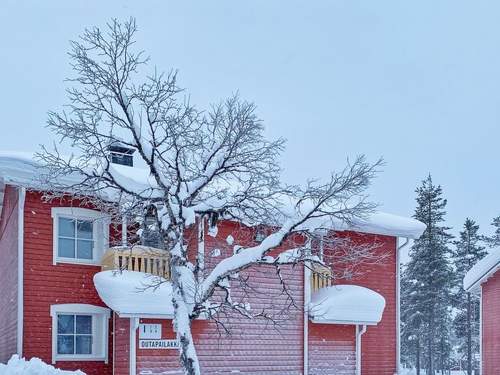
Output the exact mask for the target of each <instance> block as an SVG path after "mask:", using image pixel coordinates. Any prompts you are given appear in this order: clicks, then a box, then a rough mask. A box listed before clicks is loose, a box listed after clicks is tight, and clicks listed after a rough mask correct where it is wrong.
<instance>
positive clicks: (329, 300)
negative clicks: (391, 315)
mask: <svg viewBox="0 0 500 375" xmlns="http://www.w3.org/2000/svg"><path fill="white" fill-rule="evenodd" d="M385 304H386V302H385V298H384V297H383V296H382V295H381V294H379V293H377V292H375V291H374V290H371V289H369V288H366V287H363V286H359V285H347V284H343V285H333V286H330V287H326V288H321V289H319V290H318V291H316V292H314V293H313V294H312V296H311V302H310V303H309V315H310V319H311V320H312V322H314V323H324V324H367V325H376V324H378V323H379V322H380V321H381V320H382V314H383V313H384V310H385Z"/></svg>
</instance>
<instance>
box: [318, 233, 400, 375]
mask: <svg viewBox="0 0 500 375" xmlns="http://www.w3.org/2000/svg"><path fill="white" fill-rule="evenodd" d="M338 236H339V237H348V238H350V239H351V240H352V241H353V242H352V244H356V243H362V244H365V245H366V244H373V246H374V249H373V251H374V252H375V254H376V255H377V260H378V261H377V263H378V264H367V263H365V264H360V265H359V266H358V267H356V269H355V275H356V276H354V277H353V278H352V279H350V280H339V281H338V282H337V283H338V284H356V285H361V286H364V287H367V288H369V289H372V290H374V291H376V292H378V293H380V294H381V295H382V296H383V297H384V298H385V302H386V306H385V310H384V313H383V315H382V320H381V322H380V323H379V324H378V325H376V326H368V327H367V331H366V333H364V334H363V336H362V339H361V345H362V346H361V351H362V361H361V364H362V372H363V374H369V375H392V374H394V373H395V372H396V334H397V331H396V238H395V237H390V236H377V235H372V234H362V233H355V232H340V233H338ZM332 251H333V249H325V262H327V263H329V261H333V262H334V261H335V255H334V253H333V252H332ZM309 327H310V333H309V337H310V339H309V346H310V347H309V350H310V353H309V357H310V358H309V360H310V368H311V374H316V373H317V374H323V373H325V372H320V371H318V372H313V369H314V368H321V369H323V368H325V366H327V363H328V361H331V362H330V366H331V367H332V368H335V367H336V366H338V363H339V362H338V360H339V359H338V358H333V357H332V358H331V359H328V360H327V358H328V356H326V355H322V356H318V353H321V352H322V351H323V350H324V349H323V347H324V346H325V345H326V346H328V345H329V344H328V342H329V341H330V340H329V339H328V337H329V336H330V335H333V337H332V339H331V340H333V341H334V342H335V340H337V339H336V335H337V331H338V332H344V331H345V328H342V326H339V325H331V324H318V323H310V324H309ZM351 328H352V332H351V333H352V335H351V346H352V345H355V338H354V326H351ZM318 335H319V336H318ZM345 337H346V336H345V335H344V339H345ZM333 345H336V344H333ZM342 345H343V346H342V349H341V350H342V351H344V350H346V345H347V342H346V341H344V342H343V343H342ZM354 360H355V359H354ZM350 361H351V358H350V357H349V358H347V357H346V358H345V359H344V362H345V363H346V364H348V363H351V362H350ZM319 363H322V365H321V366H320V365H319ZM354 370H355V369H352V368H351V369H349V365H346V368H345V369H344V370H343V371H344V373H346V374H351V373H352V374H354ZM339 371H340V370H339ZM349 371H351V372H349ZM326 373H328V372H326ZM335 373H337V372H335ZM339 373H340V374H342V372H339Z"/></svg>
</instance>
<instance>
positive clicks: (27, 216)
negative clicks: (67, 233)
mask: <svg viewBox="0 0 500 375" xmlns="http://www.w3.org/2000/svg"><path fill="white" fill-rule="evenodd" d="M54 206H56V205H55V204H48V203H44V202H42V200H41V196H40V194H38V193H34V192H28V193H27V194H26V203H25V208H24V327H25V329H24V340H23V355H24V356H26V357H27V358H30V357H34V356H35V357H39V358H41V359H42V360H43V361H45V362H47V363H51V361H52V334H51V330H52V318H51V316H50V306H51V305H53V304H61V303H86V304H91V305H97V306H105V305H104V304H103V302H102V301H101V299H100V298H99V296H98V295H97V292H96V290H95V288H94V283H93V280H92V278H93V276H94V274H95V273H97V272H99V271H100V267H97V266H85V265H74V264H57V265H53V264H52V261H53V256H52V255H53V253H52V252H53V250H52V247H53V242H52V217H51V207H54ZM110 322H111V319H110ZM110 326H112V324H111V323H110ZM110 330H111V328H110ZM112 350H113V348H112V340H110V343H109V353H112ZM111 361H112V358H111V356H110V363H109V364H105V363H104V362H97V361H75V362H66V361H61V362H57V364H56V367H59V368H62V369H68V370H75V369H81V370H83V371H84V372H85V373H86V374H87V375H93V374H95V375H105V374H111V373H112V365H111Z"/></svg>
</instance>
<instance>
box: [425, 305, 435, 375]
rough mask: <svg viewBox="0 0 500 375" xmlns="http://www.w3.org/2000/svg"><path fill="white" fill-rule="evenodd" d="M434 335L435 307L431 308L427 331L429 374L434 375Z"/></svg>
mask: <svg viewBox="0 0 500 375" xmlns="http://www.w3.org/2000/svg"><path fill="white" fill-rule="evenodd" d="M433 335H434V308H432V310H431V316H430V322H429V332H427V337H428V339H427V352H428V356H429V363H428V364H427V369H428V370H427V374H426V375H434V363H433V354H434V353H433V351H432V347H433V345H432V344H433Z"/></svg>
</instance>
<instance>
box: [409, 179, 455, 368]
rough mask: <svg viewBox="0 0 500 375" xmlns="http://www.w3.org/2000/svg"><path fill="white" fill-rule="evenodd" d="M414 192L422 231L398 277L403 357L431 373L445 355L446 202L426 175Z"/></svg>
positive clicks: (449, 274)
mask: <svg viewBox="0 0 500 375" xmlns="http://www.w3.org/2000/svg"><path fill="white" fill-rule="evenodd" d="M416 193H417V198H416V200H417V208H416V210H415V214H414V218H415V219H417V220H420V221H421V222H423V223H424V224H426V225H427V228H426V230H425V231H424V233H423V234H422V236H421V237H420V238H419V239H418V240H415V242H414V243H413V246H412V248H411V250H410V257H411V260H410V261H409V263H408V264H407V265H406V267H405V269H404V272H403V276H402V286H403V289H402V320H403V340H402V343H403V347H404V352H405V353H413V357H414V361H413V364H414V365H416V366H417V368H419V367H420V366H422V367H425V368H426V369H427V374H434V373H435V371H436V370H437V369H438V368H439V367H441V366H442V365H444V363H446V362H447V361H448V358H447V357H449V354H450V353H449V337H448V331H449V330H448V328H447V327H448V326H449V321H450V317H449V314H450V309H449V305H450V298H451V294H450V287H451V283H452V277H453V276H452V271H451V267H450V263H449V254H450V250H449V248H448V244H449V242H450V240H451V238H452V236H451V235H450V234H449V233H448V230H449V229H450V228H448V227H447V226H445V225H443V222H444V217H445V214H446V211H445V207H446V203H447V202H446V199H444V198H443V197H442V189H441V186H436V185H434V184H433V182H432V178H431V176H430V175H429V177H427V178H426V179H425V180H424V181H422V185H421V186H420V187H419V188H417V190H416ZM447 348H448V349H447ZM417 374H419V371H418V370H417Z"/></svg>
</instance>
